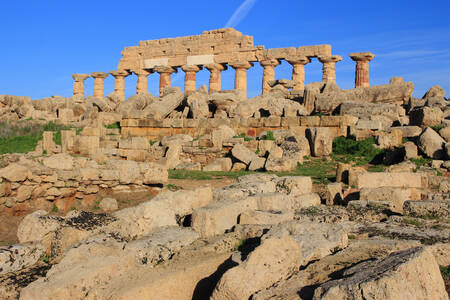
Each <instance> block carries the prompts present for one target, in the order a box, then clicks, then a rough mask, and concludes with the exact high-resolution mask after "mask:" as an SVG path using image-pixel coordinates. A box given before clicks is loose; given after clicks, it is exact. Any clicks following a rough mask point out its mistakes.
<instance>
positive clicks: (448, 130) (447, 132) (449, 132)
mask: <svg viewBox="0 0 450 300" xmlns="http://www.w3.org/2000/svg"><path fill="white" fill-rule="evenodd" d="M439 135H440V136H441V137H442V138H443V139H444V140H445V141H446V142H450V126H446V127H444V128H442V129H441V130H439Z"/></svg>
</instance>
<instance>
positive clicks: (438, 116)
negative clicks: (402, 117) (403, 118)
mask: <svg viewBox="0 0 450 300" xmlns="http://www.w3.org/2000/svg"><path fill="white" fill-rule="evenodd" d="M409 119H410V121H409V123H410V124H411V125H417V126H436V125H441V123H442V120H443V119H444V113H443V112H442V110H441V109H440V108H439V107H427V106H424V107H418V108H415V109H413V110H411V111H410V112H409Z"/></svg>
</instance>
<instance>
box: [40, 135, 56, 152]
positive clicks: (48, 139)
mask: <svg viewBox="0 0 450 300" xmlns="http://www.w3.org/2000/svg"><path fill="white" fill-rule="evenodd" d="M55 149H56V144H55V142H54V141H53V131H44V132H43V134H42V150H44V151H45V152H46V153H47V154H52V153H53V151H55Z"/></svg>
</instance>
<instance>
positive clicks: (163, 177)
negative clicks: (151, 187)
mask: <svg viewBox="0 0 450 300" xmlns="http://www.w3.org/2000/svg"><path fill="white" fill-rule="evenodd" d="M139 166H140V168H141V172H142V173H143V174H144V178H143V183H144V184H165V183H167V181H168V180H169V173H168V172H167V168H166V167H164V166H162V165H160V164H156V163H151V162H149V163H141V164H140V165H139Z"/></svg>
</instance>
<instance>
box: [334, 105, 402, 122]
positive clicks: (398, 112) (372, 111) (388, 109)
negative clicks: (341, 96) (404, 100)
mask: <svg viewBox="0 0 450 300" xmlns="http://www.w3.org/2000/svg"><path fill="white" fill-rule="evenodd" d="M339 113H340V115H341V116H344V115H351V116H355V117H358V118H360V119H369V118H371V117H372V116H378V115H381V116H387V117H389V118H390V119H392V120H398V118H399V117H400V116H404V115H405V110H404V109H403V108H402V107H401V106H400V105H397V104H389V103H365V102H343V103H342V104H341V107H340V110H339Z"/></svg>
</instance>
